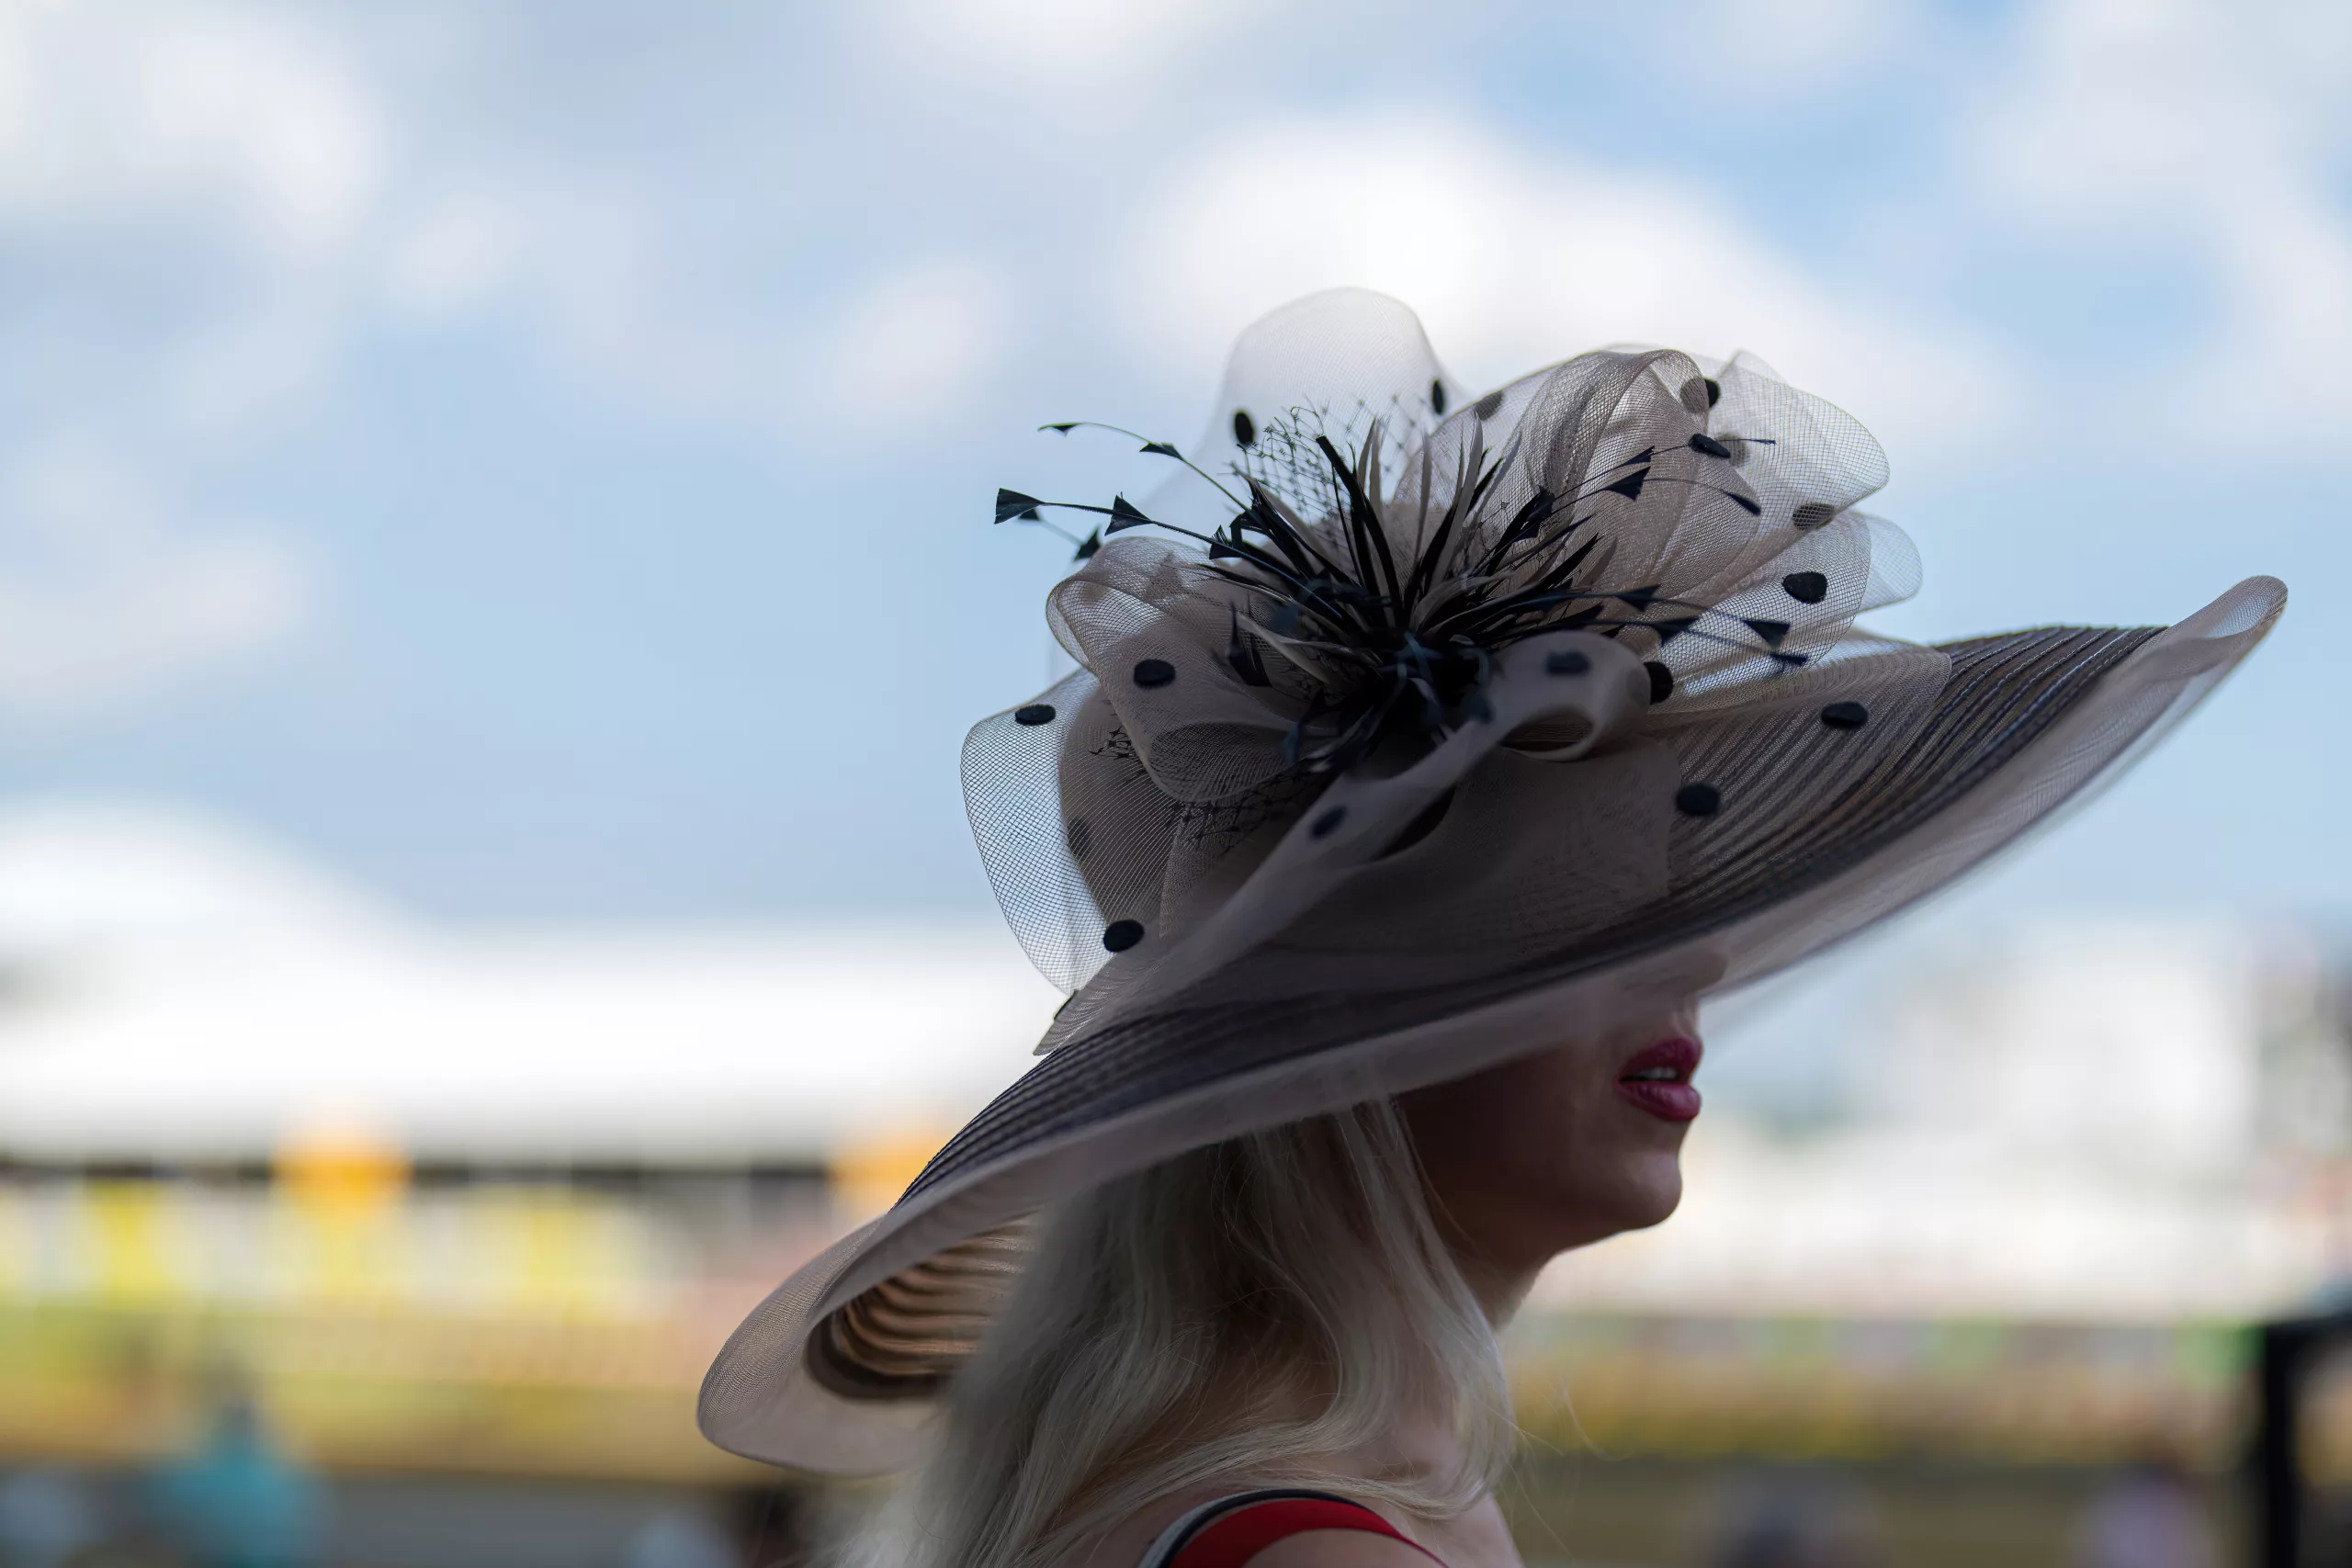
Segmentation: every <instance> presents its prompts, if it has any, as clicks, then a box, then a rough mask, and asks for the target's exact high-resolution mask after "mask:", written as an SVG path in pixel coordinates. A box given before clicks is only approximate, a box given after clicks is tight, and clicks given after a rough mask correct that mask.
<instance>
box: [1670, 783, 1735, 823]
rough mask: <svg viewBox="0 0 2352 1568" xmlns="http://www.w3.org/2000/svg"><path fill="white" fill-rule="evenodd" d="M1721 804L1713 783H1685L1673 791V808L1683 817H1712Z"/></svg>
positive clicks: (1721, 797)
mask: <svg viewBox="0 0 2352 1568" xmlns="http://www.w3.org/2000/svg"><path fill="white" fill-rule="evenodd" d="M1723 804H1724V797H1723V796H1722V795H1719V794H1717V793H1716V791H1715V786H1714V785H1713V784H1684V785H1683V786H1682V787H1681V788H1680V789H1678V790H1676V791H1675V792H1674V809H1676V810H1677V811H1679V812H1680V813H1682V815H1683V816H1685V817H1713V815H1714V814H1715V813H1716V812H1718V811H1720V810H1722V809H1723Z"/></svg>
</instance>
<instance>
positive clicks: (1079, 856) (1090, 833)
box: [1062, 817, 1094, 860]
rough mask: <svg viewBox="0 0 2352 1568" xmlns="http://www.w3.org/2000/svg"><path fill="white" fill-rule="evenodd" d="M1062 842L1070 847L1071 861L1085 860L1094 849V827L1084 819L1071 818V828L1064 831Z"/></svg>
mask: <svg viewBox="0 0 2352 1568" xmlns="http://www.w3.org/2000/svg"><path fill="white" fill-rule="evenodd" d="M1062 841H1063V842H1064V843H1066V844H1068V845H1069V858H1070V859H1072V860H1084V859H1085V858H1086V852H1087V851H1089V850H1091V849H1092V848H1093V847H1094V828H1093V825H1092V824H1091V823H1090V822H1088V821H1087V820H1086V818H1083V817H1073V818H1070V821H1069V826H1068V827H1066V828H1064V829H1062Z"/></svg>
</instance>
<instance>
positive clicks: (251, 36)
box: [0, 4, 380, 254]
mask: <svg viewBox="0 0 2352 1568" xmlns="http://www.w3.org/2000/svg"><path fill="white" fill-rule="evenodd" d="M0 85H5V87H6V94H5V100H6V108H5V109H0V216H7V217H15V218H21V217H23V216H25V215H27V214H38V215H40V216H43V217H46V218H48V219H50V220H52V221H72V220H76V219H79V220H85V221H86V220H96V219H100V218H103V217H104V216H105V215H106V214H107V213H108V212H109V211H116V210H120V209H126V208H130V209H147V208H152V207H153V206H154V205H156V204H158V203H159V202H167V201H186V202H188V203H191V204H196V210H197V211H198V214H199V215H200V216H202V217H204V218H207V219H212V218H217V217H218V216H219V214H220V204H225V206H226V208H227V209H229V210H231V211H232V212H234V213H235V214H236V215H237V217H238V218H239V219H241V220H242V221H243V224H244V226H245V227H246V229H247V231H248V233H249V236H250V238H251V239H253V240H254V242H255V243H256V244H257V246H258V248H260V249H261V250H263V251H266V252H272V251H275V252H292V253H296V254H317V253H320V252H322V251H325V250H331V249H333V248H334V247H335V246H337V245H340V244H341V243H345V241H346V240H347V239H348V238H349V237H350V234H351V232H352V230H353V227H354V225H355V223H356V220H357V219H358V217H359V215H360V213H361V211H362V209H364V206H365V204H366V202H367V199H368V193H369V190H370V187H371V186H373V185H374V183H375V181H376V178H377V175H378V172H379V141H380V136H379V128H378V126H377V124H376V121H375V118H374V116H373V113H372V111H371V109H370V107H369V106H368V102H367V100H366V99H365V97H364V96H363V95H362V94H361V93H360V91H359V90H358V88H357V85H356V83H355V82H354V80H353V79H352V77H351V76H350V74H349V73H347V72H346V71H345V69H344V68H343V66H342V64H341V62H339V61H338V60H337V59H336V57H335V56H334V52H333V51H331V50H330V49H329V48H327V47H326V46H324V45H323V44H322V43H321V42H320V41H319V40H316V39H311V38H310V37H308V36H307V35H305V34H304V33H303V32H301V31H300V30H299V29H298V28H293V27H291V26H289V25H288V24H287V23H286V22H285V21H284V20H283V19H282V18H277V17H271V18H266V19H265V18H263V17H257V16H254V15H250V14H240V13H238V12H236V11H233V10H229V9H226V8H221V7H205V8H203V9H201V10H198V9H195V8H191V7H185V6H169V5H161V6H154V5H137V4H96V5H18V6H12V7H9V8H8V9H7V10H6V13H5V15H0Z"/></svg>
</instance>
